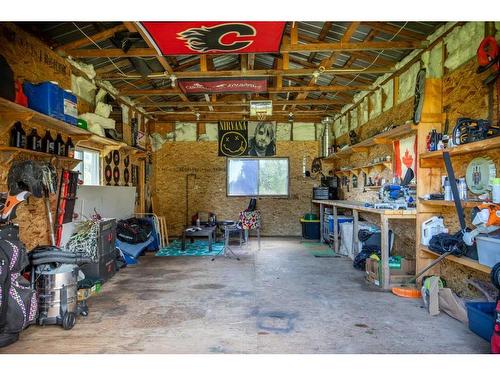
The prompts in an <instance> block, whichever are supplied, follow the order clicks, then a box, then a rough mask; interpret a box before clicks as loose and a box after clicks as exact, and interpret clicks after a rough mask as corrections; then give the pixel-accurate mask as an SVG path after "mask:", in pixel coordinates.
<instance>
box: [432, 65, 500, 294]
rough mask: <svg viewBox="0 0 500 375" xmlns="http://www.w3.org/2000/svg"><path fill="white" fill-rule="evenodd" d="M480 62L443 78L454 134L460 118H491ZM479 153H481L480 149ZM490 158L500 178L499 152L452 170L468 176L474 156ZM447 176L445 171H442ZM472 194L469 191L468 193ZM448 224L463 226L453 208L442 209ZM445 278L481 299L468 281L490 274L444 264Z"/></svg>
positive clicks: (465, 159)
mask: <svg viewBox="0 0 500 375" xmlns="http://www.w3.org/2000/svg"><path fill="white" fill-rule="evenodd" d="M476 69H477V62H476V59H475V58H473V59H471V60H470V61H469V62H467V63H465V64H463V65H461V66H460V67H459V68H458V69H456V70H454V71H452V72H448V73H446V75H445V76H444V77H443V106H449V108H450V109H449V121H450V129H449V133H451V132H452V130H453V127H454V125H455V123H456V120H457V118H459V117H470V118H481V119H487V118H488V88H487V87H486V86H485V85H484V84H483V82H482V81H483V80H484V79H485V78H486V77H487V76H488V75H489V74H490V73H489V72H485V73H482V74H476ZM494 98H495V106H494V108H495V110H494V111H493V114H494V121H497V111H496V108H497V103H496V95H494ZM478 151H479V150H478ZM479 156H488V157H490V158H491V159H492V160H494V161H495V165H496V169H497V176H498V175H500V152H499V151H498V150H492V151H488V152H478V153H475V154H470V155H464V156H460V157H454V158H453V159H452V160H453V168H454V170H455V174H456V176H457V177H463V176H464V175H465V172H466V169H467V165H468V163H469V162H470V161H471V160H472V159H473V158H475V157H479ZM442 173H443V175H446V172H445V169H444V168H443V170H442ZM469 194H470V191H469ZM441 213H442V215H443V217H444V220H445V225H446V226H448V228H449V229H450V231H451V232H454V231H457V230H458V229H459V228H460V226H459V223H458V218H457V215H456V212H455V210H454V209H453V208H448V209H446V208H445V209H443V210H442V211H441ZM465 216H466V222H467V225H468V226H469V227H471V224H470V222H471V210H470V209H466V210H465ZM439 271H440V273H441V275H442V277H443V278H445V279H446V281H447V282H448V285H449V286H450V288H452V289H453V290H454V291H455V292H456V293H458V294H459V295H461V296H464V297H471V298H474V297H479V296H481V295H480V294H479V293H478V292H477V291H476V290H475V289H473V288H471V287H469V286H468V285H467V283H466V282H465V280H466V279H469V278H477V279H481V280H485V281H488V280H489V275H487V274H483V273H481V272H477V271H474V270H470V269H469V268H467V267H464V266H461V265H458V264H456V263H453V262H446V261H445V262H444V263H443V264H442V265H441V266H440V269H439Z"/></svg>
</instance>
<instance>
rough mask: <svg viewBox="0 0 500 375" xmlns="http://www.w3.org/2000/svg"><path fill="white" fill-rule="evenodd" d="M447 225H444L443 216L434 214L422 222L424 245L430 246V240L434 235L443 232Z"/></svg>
mask: <svg viewBox="0 0 500 375" xmlns="http://www.w3.org/2000/svg"><path fill="white" fill-rule="evenodd" d="M445 229H446V227H445V226H444V222H443V218H442V217H439V216H433V217H431V218H430V219H429V220H426V221H424V222H423V223H422V228H421V232H422V236H421V237H422V245H424V246H429V241H430V240H431V238H432V236H435V235H436V234H439V233H443V232H444V231H445Z"/></svg>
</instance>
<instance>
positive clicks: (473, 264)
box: [420, 245, 491, 273]
mask: <svg viewBox="0 0 500 375" xmlns="http://www.w3.org/2000/svg"><path fill="white" fill-rule="evenodd" d="M420 250H421V251H422V252H424V253H425V254H427V255H430V256H431V257H433V258H437V257H439V255H440V254H438V253H435V252H434V251H432V250H429V248H428V247H427V246H423V245H421V246H420ZM445 260H448V261H450V262H454V263H458V264H461V265H463V266H465V267H468V268H471V269H474V270H476V271H479V272H484V273H490V272H491V268H490V267H488V266H485V265H483V264H480V263H479V262H478V261H477V260H474V259H471V258H467V257H465V256H462V257H456V256H454V255H448V256H447V257H446V258H445Z"/></svg>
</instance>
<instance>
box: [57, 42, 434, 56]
mask: <svg viewBox="0 0 500 375" xmlns="http://www.w3.org/2000/svg"><path fill="white" fill-rule="evenodd" d="M426 47H427V42H423V41H422V42H421V41H397V42H366V43H363V42H347V43H342V42H335V43H310V44H295V45H294V44H284V45H283V46H282V47H281V51H280V52H281V53H283V52H332V51H337V52H341V51H376V50H404V49H422V48H426ZM66 54H67V55H70V56H73V57H80V58H91V57H157V56H158V55H157V54H156V50H155V49H153V48H131V49H129V50H128V51H127V52H123V50H121V49H119V48H109V49H72V50H67V51H66Z"/></svg>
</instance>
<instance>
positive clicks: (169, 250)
mask: <svg viewBox="0 0 500 375" xmlns="http://www.w3.org/2000/svg"><path fill="white" fill-rule="evenodd" d="M181 244H182V242H181V241H178V240H175V241H172V242H171V243H170V245H168V246H167V247H164V248H163V249H160V250H158V252H157V253H156V254H155V255H156V256H157V257H181V256H191V257H201V256H214V255H217V254H219V253H220V254H222V253H223V252H222V249H223V248H224V243H223V242H215V243H213V244H212V251H209V250H208V241H203V240H199V241H194V242H193V243H191V242H189V241H187V242H186V250H185V251H182V250H181Z"/></svg>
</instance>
